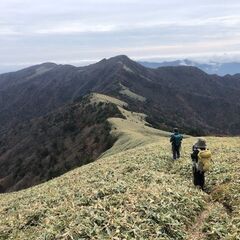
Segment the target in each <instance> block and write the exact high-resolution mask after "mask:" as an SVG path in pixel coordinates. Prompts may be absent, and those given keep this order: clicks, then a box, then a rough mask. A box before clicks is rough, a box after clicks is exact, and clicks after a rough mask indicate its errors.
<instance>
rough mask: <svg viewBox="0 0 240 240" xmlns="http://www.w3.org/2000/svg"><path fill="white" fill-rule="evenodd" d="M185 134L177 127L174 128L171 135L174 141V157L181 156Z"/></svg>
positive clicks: (171, 140) (171, 139)
mask: <svg viewBox="0 0 240 240" xmlns="http://www.w3.org/2000/svg"><path fill="white" fill-rule="evenodd" d="M182 139H183V136H182V135H181V134H180V133H179V131H178V129H177V128H174V130H173V134H172V135H171V138H170V142H171V143H172V153H173V159H174V160H176V159H177V158H180V150H181V144H182Z"/></svg>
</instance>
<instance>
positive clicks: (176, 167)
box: [0, 137, 240, 239]
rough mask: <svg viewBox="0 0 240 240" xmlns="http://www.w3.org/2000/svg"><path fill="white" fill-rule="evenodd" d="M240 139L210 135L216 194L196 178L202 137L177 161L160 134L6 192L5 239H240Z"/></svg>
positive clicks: (1, 225) (1, 235)
mask: <svg viewBox="0 0 240 240" xmlns="http://www.w3.org/2000/svg"><path fill="white" fill-rule="evenodd" d="M239 140H240V139H239V138H208V141H209V146H210V148H211V149H212V151H213V159H214V166H213V168H212V171H211V172H210V173H209V174H207V177H206V181H207V189H208V192H209V194H206V193H204V192H202V191H200V190H198V189H197V188H195V187H193V186H192V183H191V162H190V159H189V154H190V149H191V145H192V143H193V142H194V141H195V139H193V138H188V139H186V140H185V141H184V145H183V157H182V159H181V160H180V161H178V162H175V163H173V162H172V160H171V155H170V146H169V142H168V138H165V137H161V138H159V141H158V142H156V143H153V144H149V145H145V146H142V147H137V148H134V149H131V150H127V151H123V152H121V153H117V154H112V155H110V156H108V157H105V158H102V159H99V160H98V161H97V162H95V163H92V164H89V165H86V166H83V167H81V168H79V169H76V170H74V171H71V172H69V173H67V174H65V175H63V176H61V177H59V178H56V179H54V180H52V181H50V182H48V183H45V184H42V185H39V186H36V187H34V188H31V189H27V190H24V191H21V192H18V193H12V194H4V195H1V197H0V213H1V218H0V239H239V236H240V232H239V229H240V228H239V222H240V219H239V216H240V207H239V206H240V203H239V192H240V185H239V174H238V172H237V171H238V170H239V167H240V161H239V153H240V144H239V142H240V141H239ZM218 163H221V164H218ZM204 211H205V212H204ZM203 212H204V216H203V215H202V213H203ZM200 220H201V221H200ZM198 222H199V223H198ZM192 227H194V231H193V229H192ZM195 232H198V233H199V236H201V238H195V235H194V234H195Z"/></svg>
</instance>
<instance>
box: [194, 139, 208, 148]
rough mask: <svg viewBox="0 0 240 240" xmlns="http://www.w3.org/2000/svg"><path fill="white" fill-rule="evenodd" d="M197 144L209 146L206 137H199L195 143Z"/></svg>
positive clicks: (197, 145)
mask: <svg viewBox="0 0 240 240" xmlns="http://www.w3.org/2000/svg"><path fill="white" fill-rule="evenodd" d="M195 146H196V147H197V148H206V147H207V143H206V139H205V138H199V139H198V140H197V142H196V143H195Z"/></svg>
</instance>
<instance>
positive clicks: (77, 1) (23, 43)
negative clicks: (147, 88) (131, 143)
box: [0, 0, 240, 72]
mask: <svg viewBox="0 0 240 240" xmlns="http://www.w3.org/2000/svg"><path fill="white" fill-rule="evenodd" d="M120 54H125V55H128V56H129V57H131V58H133V59H135V60H149V61H157V60H162V59H170V58H171V59H183V58H200V59H203V60H204V59H221V60H240V1H239V0H226V1H224V0H184V1H182V0H87V1H84V0H41V1H39V0H0V71H1V72H3V71H8V70H12V69H17V68H22V67H23V66H24V67H25V66H29V65H33V64H37V63H42V62H47V61H51V62H56V63H68V64H73V65H86V64H89V63H91V62H95V61H98V60H101V59H102V58H108V57H111V56H115V55H120Z"/></svg>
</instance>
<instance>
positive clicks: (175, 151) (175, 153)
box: [172, 144, 181, 160]
mask: <svg viewBox="0 0 240 240" xmlns="http://www.w3.org/2000/svg"><path fill="white" fill-rule="evenodd" d="M180 149H181V146H175V145H174V144H172V153H173V159H174V160H175V159H177V158H180Z"/></svg>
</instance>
